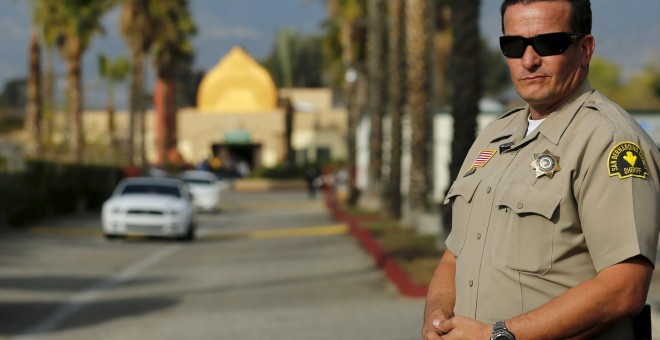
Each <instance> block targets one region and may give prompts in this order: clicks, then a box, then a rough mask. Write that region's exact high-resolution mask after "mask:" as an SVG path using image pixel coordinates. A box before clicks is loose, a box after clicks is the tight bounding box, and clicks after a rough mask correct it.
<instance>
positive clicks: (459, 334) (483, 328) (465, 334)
mask: <svg viewBox="0 0 660 340" xmlns="http://www.w3.org/2000/svg"><path fill="white" fill-rule="evenodd" d="M432 324H433V326H434V328H435V330H436V331H437V332H438V334H442V336H440V337H438V338H437V339H441V340H461V339H465V340H488V339H490V336H491V334H492V333H493V326H492V325H488V324H485V323H482V322H479V321H477V320H473V319H470V318H466V317H462V316H455V317H453V318H451V319H447V320H443V321H441V320H434V321H433V322H432ZM431 339H433V338H431Z"/></svg>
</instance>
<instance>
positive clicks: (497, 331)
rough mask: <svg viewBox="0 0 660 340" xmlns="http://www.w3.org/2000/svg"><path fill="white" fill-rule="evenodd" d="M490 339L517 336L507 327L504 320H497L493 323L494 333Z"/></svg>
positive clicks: (510, 338)
mask: <svg viewBox="0 0 660 340" xmlns="http://www.w3.org/2000/svg"><path fill="white" fill-rule="evenodd" d="M490 340H516V337H515V336H514V335H513V333H511V332H510V331H509V329H508V328H506V324H504V321H497V322H495V323H494V324H493V335H491V336H490Z"/></svg>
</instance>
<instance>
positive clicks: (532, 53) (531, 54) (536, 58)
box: [522, 45, 541, 70]
mask: <svg viewBox="0 0 660 340" xmlns="http://www.w3.org/2000/svg"><path fill="white" fill-rule="evenodd" d="M522 65H523V67H524V68H526V69H528V70H529V69H533V68H536V67H538V66H539V65H541V56H540V55H539V54H538V53H537V52H536V50H535V49H534V47H533V46H532V45H529V46H527V47H526V48H525V53H523V55H522Z"/></svg>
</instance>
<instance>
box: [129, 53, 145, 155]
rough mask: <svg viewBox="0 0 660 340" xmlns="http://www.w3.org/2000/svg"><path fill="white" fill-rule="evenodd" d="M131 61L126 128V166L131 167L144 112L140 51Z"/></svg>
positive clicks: (142, 62)
mask: <svg viewBox="0 0 660 340" xmlns="http://www.w3.org/2000/svg"><path fill="white" fill-rule="evenodd" d="M131 59H132V60H131V94H130V96H131V99H130V102H131V109H130V110H131V111H130V120H129V127H128V129H129V131H128V152H127V153H126V156H127V158H128V159H127V163H128V165H131V166H132V165H134V164H135V150H136V145H135V144H136V141H135V136H136V135H137V134H138V127H139V126H140V125H139V121H140V120H141V118H142V112H143V110H144V109H143V107H144V106H143V96H144V53H143V52H142V51H134V52H133V56H132V58H131Z"/></svg>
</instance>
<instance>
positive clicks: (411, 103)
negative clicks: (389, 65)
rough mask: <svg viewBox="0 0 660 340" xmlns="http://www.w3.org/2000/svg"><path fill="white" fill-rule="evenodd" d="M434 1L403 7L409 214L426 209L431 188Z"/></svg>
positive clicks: (421, 0)
mask: <svg viewBox="0 0 660 340" xmlns="http://www.w3.org/2000/svg"><path fill="white" fill-rule="evenodd" d="M433 13H434V12H433V4H432V1H428V0H409V1H408V2H407V7H406V23H407V24H406V28H407V31H406V47H407V65H408V69H407V70H408V77H407V80H408V91H407V93H408V98H407V99H408V108H409V110H410V121H411V129H412V141H411V152H410V154H411V158H412V165H411V170H410V192H409V200H408V208H409V209H408V211H409V213H410V214H411V215H410V216H416V215H417V214H418V213H421V212H425V211H428V208H429V202H428V194H429V190H430V188H432V185H431V184H432V181H431V170H432V169H431V166H432V163H431V158H432V151H433V140H432V125H433V119H432V118H433V117H432V111H431V74H432V72H431V55H432V54H431V46H432V36H433V27H432V23H433Z"/></svg>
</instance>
